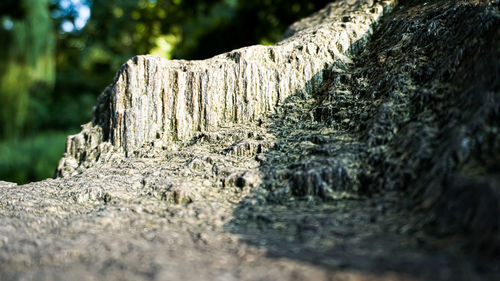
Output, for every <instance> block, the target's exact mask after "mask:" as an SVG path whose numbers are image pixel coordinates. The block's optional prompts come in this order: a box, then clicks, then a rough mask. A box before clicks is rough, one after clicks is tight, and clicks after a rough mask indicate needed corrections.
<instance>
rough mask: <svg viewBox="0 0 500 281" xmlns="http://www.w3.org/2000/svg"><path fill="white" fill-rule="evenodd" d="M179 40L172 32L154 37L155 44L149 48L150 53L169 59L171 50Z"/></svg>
mask: <svg viewBox="0 0 500 281" xmlns="http://www.w3.org/2000/svg"><path fill="white" fill-rule="evenodd" d="M180 40H181V38H180V36H176V35H174V34H166V35H161V36H159V37H158V38H156V42H155V43H156V46H155V47H154V48H153V49H152V50H151V54H152V55H156V56H160V57H163V58H166V59H171V58H172V50H173V49H174V47H175V46H176V45H177V44H178V43H179V42H180Z"/></svg>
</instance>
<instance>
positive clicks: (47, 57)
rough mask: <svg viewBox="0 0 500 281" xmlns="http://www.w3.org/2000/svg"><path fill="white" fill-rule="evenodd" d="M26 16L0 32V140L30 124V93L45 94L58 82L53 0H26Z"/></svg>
mask: <svg viewBox="0 0 500 281" xmlns="http://www.w3.org/2000/svg"><path fill="white" fill-rule="evenodd" d="M18 5H20V6H22V8H23V9H24V16H23V17H22V18H20V19H14V20H13V19H11V18H10V17H9V15H3V19H2V20H3V21H6V20H7V21H12V23H13V25H12V27H11V28H10V29H9V28H6V26H5V25H4V26H3V29H2V30H1V31H0V35H1V36H0V38H1V39H0V42H1V44H0V60H1V66H0V139H6V138H13V137H16V136H19V135H20V134H21V133H22V132H23V129H25V128H26V127H27V124H26V123H27V122H26V121H27V117H28V116H29V114H30V112H29V110H28V108H29V103H30V96H34V95H44V94H46V93H47V92H49V91H51V90H52V87H53V85H54V81H55V64H54V63H55V62H54V48H55V38H54V34H53V30H52V20H51V17H50V12H49V0H22V1H20V3H19V4H18Z"/></svg>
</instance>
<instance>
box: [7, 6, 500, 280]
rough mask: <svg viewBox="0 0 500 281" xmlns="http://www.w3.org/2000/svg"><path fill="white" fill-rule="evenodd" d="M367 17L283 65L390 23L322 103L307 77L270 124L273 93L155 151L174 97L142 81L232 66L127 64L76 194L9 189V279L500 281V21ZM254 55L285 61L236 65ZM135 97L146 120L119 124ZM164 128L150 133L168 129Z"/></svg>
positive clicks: (323, 93)
mask: <svg viewBox="0 0 500 281" xmlns="http://www.w3.org/2000/svg"><path fill="white" fill-rule="evenodd" d="M363 3H364V2H363ZM358 4H359V3H357V4H355V5H353V6H347V5H345V4H344V2H342V5H341V4H335V3H334V4H332V5H331V6H329V7H327V8H326V9H325V10H323V11H321V12H319V13H318V14H316V15H313V16H312V17H311V18H308V19H305V20H303V21H301V22H299V23H297V24H295V25H292V27H291V28H290V30H289V31H288V32H287V34H286V35H285V37H286V38H287V39H285V41H283V42H282V43H280V44H278V46H276V47H274V48H276V49H277V48H284V51H283V52H284V53H286V52H287V50H286V47H283V46H286V45H287V44H292V43H290V42H299V43H300V42H301V40H308V39H307V38H311V37H309V36H313V33H314V30H315V28H317V27H318V26H321V28H323V27H322V26H325V27H324V28H325V30H330V28H329V27H328V26H330V25H332V26H334V27H335V26H337V25H336V24H335V22H339V23H340V24H339V25H338V26H337V27H335V28H339V29H342V28H345V29H349V26H350V25H349V24H350V22H351V20H353V18H356V20H353V21H355V22H356V23H355V24H359V23H362V22H364V21H362V20H361V18H363V15H366V17H367V18H369V19H370V21H372V22H374V21H378V25H377V28H376V29H374V30H373V34H372V35H371V36H366V37H362V38H364V39H363V40H361V41H360V43H359V44H356V45H355V47H351V48H343V50H349V51H348V52H347V54H344V55H341V56H332V57H330V58H331V59H332V60H331V61H329V62H328V63H325V64H324V68H321V69H320V70H318V71H317V73H321V75H320V77H319V78H315V76H314V75H313V76H312V77H311V78H310V79H311V80H312V81H313V84H310V83H309V82H308V81H307V80H300V79H305V78H304V77H305V76H304V75H306V74H301V75H303V76H300V75H299V76H297V77H302V78H300V79H299V78H297V79H298V80H296V82H297V83H298V82H300V81H302V82H300V83H304V86H301V87H302V88H300V87H299V88H300V89H299V88H297V89H295V90H296V91H295V92H288V93H287V94H285V95H286V96H281V92H280V98H279V99H276V100H274V101H278V100H279V101H280V102H277V103H276V104H273V107H268V108H265V107H262V103H260V102H262V101H264V100H269V99H270V98H271V97H273V95H276V93H277V92H273V91H264V92H259V91H258V90H255V91H254V92H252V91H250V92H248V93H249V95H248V96H249V97H253V96H252V95H253V94H257V95H260V96H259V98H262V99H259V102H258V103H251V102H250V101H251V100H252V98H248V99H244V98H242V99H241V100H239V102H238V104H240V105H241V108H242V110H241V111H240V112H242V114H243V112H244V114H243V115H241V116H246V117H241V116H240V117H241V118H243V119H241V120H240V119H230V118H229V119H225V118H226V117H224V116H225V115H224V114H222V113H221V112H226V111H225V110H227V108H225V107H224V106H220V107H217V108H215V109H209V108H206V109H205V110H206V111H205V112H206V113H203V114H201V115H197V116H205V117H203V118H205V119H202V117H199V119H197V120H198V122H201V121H200V120H204V121H203V122H201V123H199V124H204V125H199V126H198V127H188V128H186V127H180V130H176V129H175V126H174V127H168V126H167V127H161V128H170V129H172V128H173V129H172V130H166V131H162V130H160V133H159V134H160V136H159V137H158V138H157V137H156V132H157V131H148V130H149V128H150V127H146V128H145V130H142V129H141V127H140V126H141V125H140V124H139V123H133V122H138V121H137V120H136V119H134V118H135V117H134V118H132V116H137V115H140V114H139V113H141V112H143V111H141V110H145V109H144V108H143V107H142V106H147V107H150V111H147V112H148V114H155V113H158V112H156V111H154V110H153V108H160V109H161V110H163V109H165V110H166V111H165V112H167V111H168V110H171V111H169V112H171V113H172V114H173V112H175V110H177V109H176V107H175V106H174V107H172V108H166V107H165V104H166V103H161V100H157V99H154V98H153V97H155V96H154V95H153V93H157V94H158V92H156V91H157V87H159V88H161V89H163V90H165V91H166V89H168V88H169V87H170V86H168V85H170V84H168V85H166V84H165V83H166V82H168V83H173V82H172V81H171V80H169V79H170V78H169V79H166V78H165V79H163V80H162V79H157V80H162V81H163V82H162V83H161V84H160V86H158V85H156V86H153V85H155V82H154V81H156V80H154V79H151V78H147V79H146V78H144V77H145V76H144V75H145V73H149V72H148V71H147V68H148V67H147V62H149V61H152V62H151V65H152V66H155V67H158V66H160V65H163V66H162V67H165V68H164V69H163V70H162V71H158V72H157V73H156V74H155V75H159V76H161V75H164V74H162V73H171V72H170V71H173V72H174V73H180V72H179V71H178V70H172V69H173V68H175V67H180V65H186V71H184V72H183V73H187V72H189V71H188V70H187V69H188V68H189V69H198V68H199V67H201V65H205V64H211V63H214V64H217V63H218V62H219V59H221V60H222V61H224V63H222V64H223V65H226V66H228V67H229V66H231V65H232V66H234V65H236V63H235V62H234V61H232V60H227V59H226V58H225V56H227V55H221V56H218V57H216V58H214V59H212V60H208V61H205V62H172V65H171V66H168V65H170V62H169V63H166V62H165V61H163V60H159V59H156V58H152V57H140V58H137V59H136V61H137V62H139V61H142V62H143V63H136V62H135V61H134V60H132V61H130V62H129V63H127V64H126V65H125V66H124V68H122V70H120V72H119V74H118V75H117V79H116V81H115V83H114V84H113V85H112V86H111V87H109V88H108V89H107V90H106V91H105V92H104V94H103V95H101V97H100V99H99V102H98V106H97V108H96V110H95V114H94V121H93V123H89V124H87V125H85V126H84V128H83V131H82V133H81V134H79V135H76V136H72V137H70V138H69V142H68V151H67V153H66V155H65V157H64V158H63V160H62V162H61V165H60V167H59V175H62V176H65V177H61V178H57V179H49V180H46V181H42V182H38V183H32V184H28V185H23V186H15V185H12V184H9V183H5V182H0V276H1V277H2V278H1V279H2V280H4V279H5V280H33V279H35V280H67V279H68V278H70V277H71V278H73V279H75V278H76V279H82V280H102V279H106V280H179V279H180V280H184V279H187V280H192V279H196V280H197V279H204V280H499V279H500V258H499V256H500V241H499V236H500V235H499V232H500V207H499V206H500V204H499V203H500V195H499V194H500V185H499V181H500V178H499V175H500V167H499V166H498V163H500V134H499V128H500V48H499V46H500V30H499V29H498V28H496V27H497V26H500V11H499V5H498V3H495V2H492V3H490V2H487V1H452V0H436V1H433V2H423V1H416V0H408V1H399V3H398V4H397V5H396V4H395V3H393V4H392V5H395V6H393V9H392V12H390V13H387V14H386V15H385V16H383V17H382V18H380V19H378V20H377V19H376V18H374V17H373V15H374V14H375V13H374V12H372V11H371V10H370V9H371V8H367V7H366V6H361V7H360V6H359V5H358ZM366 5H368V4H366ZM375 5H385V4H383V3H382V4H381V3H380V2H377V4H375ZM376 11H377V10H376ZM386 11H389V9H387V8H386ZM351 14H352V15H353V16H352V17H351V16H350V15H351ZM326 15H329V16H326ZM346 15H347V16H346ZM354 15H355V16H354ZM342 24H345V25H344V26H342ZM331 29H332V30H333V29H334V28H333V27H332V28H331ZM366 30H367V31H370V32H371V29H370V28H368V29H366ZM335 34H337V33H335ZM339 34H342V33H339ZM368 34H370V33H368ZM331 38H333V39H335V40H338V38H340V37H335V36H333V35H332V37H331ZM333 39H332V40H331V41H329V40H327V42H329V43H328V44H330V43H331V42H334V40H333ZM294 40H296V41H294ZM351 41H352V40H351ZM287 42H288V43H287ZM305 42H309V41H305ZM299 43H297V44H298V45H300V44H299ZM315 43H316V45H323V44H320V42H319V41H317V42H315ZM351 43H352V42H351ZM293 44H295V43H293ZM298 45H297V46H298ZM333 45H335V44H333ZM252 48H255V50H267V51H268V50H271V49H272V48H270V47H250V48H249V49H242V50H237V51H235V52H231V53H238V52H240V53H246V52H249V51H248V50H254V49H252ZM266 48H267V49H266ZM259 52H260V51H259ZM263 52H265V51H263ZM291 52H292V53H294V54H296V56H307V52H304V51H303V50H298V49H297V50H292V51H291ZM288 54H289V53H288ZM276 56H277V57H279V55H276ZM264 58H267V57H264ZM259 59H260V58H259ZM311 59H312V58H311ZM247 60H248V59H247ZM312 60H313V59H312ZM314 62H318V61H317V60H315V59H314ZM266 63H267V62H265V61H264V62H262V61H261V60H259V61H252V62H251V63H248V62H247V65H254V66H253V67H254V68H259V67H263V68H262V69H267V68H265V67H267V64H266ZM303 63H304V65H305V62H303ZM261 65H264V66H261ZM297 65H298V64H297ZM141 67H144V68H145V72H138V69H140V68H141ZM170 67H172V69H171V68H170ZM273 67H278V68H279V67H283V68H282V70H283V71H285V70H284V69H285V68H286V67H290V66H289V65H288V66H287V65H286V64H285V65H276V66H272V65H270V66H269V69H270V71H271V70H272V69H273ZM250 69H252V68H250ZM259 69H260V68H259ZM269 69H268V70H269ZM280 69H281V68H280ZM286 69H288V70H286V71H291V72H294V71H298V70H297V69H294V68H286ZM290 69H291V70H290ZM176 71H177V72H176ZM214 71H215V72H216V70H214ZM266 71H267V70H266ZM280 71H281V70H280ZM286 71H285V72H286ZM132 72H133V73H135V74H134V75H135V76H134V75H131V73H132ZM127 73H128V74H127ZM286 73H288V72H286ZM286 73H283V74H282V73H281V72H280V75H284V76H286V75H289V74H286ZM304 73H305V72H304ZM311 73H313V72H311ZM141 75H142V76H141ZM169 75H172V74H169ZM177 75H178V74H177ZM182 75H186V74H181V76H182ZM193 75H194V74H193ZM200 75H201V74H200ZM210 75H212V74H210ZM241 75H242V76H241V77H240V78H238V79H243V80H245V79H246V78H245V77H246V75H251V76H252V75H253V74H251V72H250V73H249V74H241ZM195 76H196V75H194V76H193V77H195ZM257 76H258V75H253V76H252V77H253V78H252V79H256V78H255V77H257ZM125 77H127V79H129V80H130V79H131V77H135V78H134V79H131V80H130V81H129V80H127V79H125ZM141 77H142V78H141ZM149 77H151V75H149ZM162 77H163V76H162ZM165 77H166V76H165ZM178 77H180V76H178ZM200 77H201V76H200ZM120 79H125V80H123V81H122V80H120ZM141 79H142V80H141ZM193 79H198V78H193ZM252 79H251V80H248V81H254V80H252ZM273 79H274V78H272V79H271V80H265V81H269V83H270V84H266V83H267V82H266V83H264V82H265V81H264V80H259V81H262V83H264V84H262V85H271V84H272V83H274V82H272V81H276V80H273ZM188 80H189V79H188ZM243 80H241V81H243ZM120 81H122V82H120ZM125 81H128V82H125ZM140 81H142V82H140ZM147 81H150V82H147ZM174 81H178V80H174ZM186 81H187V80H186ZM191 81H193V80H191ZM224 81H225V80H223V81H219V82H221V83H222V82H224ZM294 81H295V80H294ZM139 82H140V83H139ZM134 83H135V84H134ZM141 83H142V84H141ZM207 83H210V82H207ZM221 83H217V84H214V85H215V86H213V87H220V85H221ZM294 83H295V82H294ZM118 85H121V86H118ZM130 85H142V86H140V87H142V88H136V86H134V87H132V86H130ZM148 85H149V86H148ZM172 85H174V84H172ZM175 85H179V84H175ZM189 85H191V86H189V87H188V86H186V87H184V89H185V90H184V95H182V97H183V98H185V97H187V96H189V95H191V94H192V93H193V92H192V91H191V90H187V89H192V84H189ZM308 85H314V86H308ZM127 87H129V88H130V89H128V90H127ZM148 87H149V88H148ZM190 87H191V88H190ZM259 87H261V86H258V87H257V86H256V88H251V89H259ZM266 87H268V86H266ZM308 87H309V88H308ZM270 88H272V87H271V86H269V87H268V89H270ZM242 89H250V88H242ZM290 89H291V88H290ZM160 93H161V91H160ZM188 93H190V94H189V95H188ZM199 93H204V94H203V95H207V97H210V95H215V92H211V91H209V90H207V91H201V90H200V91H199ZM220 93H221V95H220V96H218V97H223V96H224V95H227V91H221V92H220ZM245 93H247V92H245ZM240 94H241V93H240ZM158 95H159V96H162V97H164V96H165V95H164V94H158ZM123 97H127V98H126V99H125V100H127V102H131V101H133V103H132V102H131V103H129V104H128V105H127V106H131V107H124V108H122V109H123V112H120V111H119V110H116V109H117V108H118V104H120V106H123V105H125V104H126V103H123V104H122V103H121V102H117V103H115V102H116V101H118V100H123ZM141 97H144V103H141V102H139V101H141ZM177 98H179V96H178V95H177V96H176V99H177ZM255 99H257V98H256V97H255ZM181 100H182V99H181ZM183 101H187V99H184V100H183ZM155 102H157V103H155ZM210 102H215V101H213V100H211V101H210ZM218 102H222V101H218ZM187 104H189V103H187ZM200 104H201V103H200ZM222 104H225V103H220V104H219V105H222ZM192 108H193V110H194V108H195V107H192ZM223 108H225V109H223ZM243 109H244V110H243ZM127 110H128V111H127ZM230 110H236V109H234V108H233V109H230ZM195 112H197V114H200V112H204V111H203V110H201V111H200V108H198V109H197V111H189V110H188V111H187V113H186V112H184V111H179V113H182V114H184V115H182V114H181V115H182V117H181V115H179V117H178V118H180V119H179V120H184V121H179V122H187V121H186V120H188V119H189V118H194V117H193V116H195V115H196V114H194V113H195ZM249 112H258V114H257V115H255V116H254V115H252V114H249V115H245V114H247V113H249ZM119 113H121V114H122V115H121V116H122V117H120V115H119ZM127 114H129V115H127ZM134 114H135V115H134ZM141 114H142V113H141ZM158 114H159V113H158ZM161 114H162V116H167V115H165V113H164V112H162V113H161ZM176 114H177V113H176ZM193 114H194V115H193ZM211 114H214V115H213V119H210V118H212V117H210V118H208V119H206V116H209V115H210V116H212V115H211ZM218 114H222V115H218ZM126 116H129V117H126ZM144 116H145V115H144ZM144 116H143V117H144ZM170 116H173V115H170ZM175 116H176V118H177V115H175ZM257 116H258V118H257ZM120 118H121V119H120ZM127 118H129V120H128V121H124V120H127ZM151 118H152V119H150V120H149V119H148V120H143V121H141V122H152V123H147V124H148V126H151V125H159V124H160V125H161V126H164V124H166V123H164V121H161V120H160V119H154V118H153V117H151ZM176 118H174V119H175V120H177V119H176ZM186 118H187V119H186ZM209 119H210V120H212V121H214V122H215V123H206V122H212V121H206V120H209ZM117 120H121V121H119V122H118V121H117ZM159 120H160V121H161V122H160V121H159ZM162 120H164V119H162ZM168 120H172V119H168ZM215 120H216V121H215ZM130 122H132V123H130ZM169 122H171V121H169ZM123 124H129V125H125V127H124V126H123ZM130 124H135V125H130ZM172 124H173V123H172ZM207 124H210V125H209V126H208V125H207ZM134 126H139V127H135V128H139V130H138V129H130V128H134ZM200 126H205V127H200ZM151 128H152V127H151ZM157 129H158V128H155V130H157ZM128 130H130V131H128ZM182 130H185V131H183V132H182V134H178V133H179V132H180V131H182ZM153 132H155V133H154V134H153ZM150 133H151V134H152V135H149V134H150ZM118 138H120V140H118ZM151 142H152V143H151ZM155 144H156V145H155ZM70 175H71V176H70Z"/></svg>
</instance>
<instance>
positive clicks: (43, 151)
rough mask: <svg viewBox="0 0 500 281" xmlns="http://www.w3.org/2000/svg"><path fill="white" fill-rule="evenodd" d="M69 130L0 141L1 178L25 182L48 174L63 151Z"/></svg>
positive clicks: (49, 174)
mask: <svg viewBox="0 0 500 281" xmlns="http://www.w3.org/2000/svg"><path fill="white" fill-rule="evenodd" d="M68 133H74V132H52V131H45V132H41V133H39V134H36V135H34V136H31V137H30V138H26V139H10V140H7V141H2V142H0V171H1V173H2V176H1V179H2V180H6V181H11V182H18V183H26V182H31V181H35V180H39V179H40V177H44V178H47V177H51V176H52V175H53V174H54V171H55V169H56V167H57V163H58V161H59V158H61V155H62V153H63V152H64V144H65V141H66V136H67V134H68Z"/></svg>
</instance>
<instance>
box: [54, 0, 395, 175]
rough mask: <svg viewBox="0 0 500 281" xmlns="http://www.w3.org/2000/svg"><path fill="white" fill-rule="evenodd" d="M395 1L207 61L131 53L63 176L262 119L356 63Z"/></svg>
mask: <svg viewBox="0 0 500 281" xmlns="http://www.w3.org/2000/svg"><path fill="white" fill-rule="evenodd" d="M392 2H394V1H393V0H390V1H382V2H380V3H377V4H373V5H368V4H366V3H362V2H360V3H358V4H357V5H352V6H350V5H345V3H342V1H340V2H338V3H333V4H331V5H329V6H328V7H327V8H325V9H323V10H322V11H321V12H319V13H317V14H316V15H315V16H312V17H311V18H310V19H308V20H304V21H302V22H298V23H297V24H295V25H293V26H292V27H291V31H289V32H288V34H289V35H288V36H289V37H288V38H286V39H284V40H282V41H281V42H279V43H278V44H276V45H275V46H251V47H247V48H242V49H239V50H235V51H232V52H229V53H226V54H222V55H219V56H216V57H214V58H211V59H208V60H204V61H182V60H173V61H169V60H166V59H163V58H160V57H155V56H138V57H134V58H132V59H131V60H129V61H128V62H127V63H126V64H125V65H124V66H123V67H122V68H121V69H120V71H119V72H118V74H117V76H116V78H115V81H114V83H113V84H112V85H111V86H110V87H108V88H107V89H106V90H105V91H104V93H103V94H102V95H101V97H100V98H99V102H98V104H97V106H96V109H95V111H94V119H93V121H92V122H91V123H89V124H86V125H84V127H83V131H82V132H81V133H80V134H78V135H75V136H71V137H69V138H68V144H67V148H66V155H65V157H64V158H63V159H62V160H61V163H60V165H59V168H58V174H59V175H61V176H65V175H71V174H74V173H75V171H77V170H78V167H81V166H83V167H87V166H89V165H91V164H92V162H94V161H97V160H103V161H108V160H109V158H110V157H112V156H116V155H117V154H118V153H123V154H124V155H125V156H127V157H129V156H132V155H133V156H139V157H140V156H145V155H155V156H159V154H160V153H161V152H160V151H166V150H175V149H177V148H178V147H179V146H181V145H182V144H183V143H186V142H189V141H190V140H191V139H192V138H193V137H194V136H195V133H196V132H204V131H214V130H216V129H217V128H220V127H225V126H230V125H231V124H235V123H248V122H252V121H257V120H259V119H261V118H263V117H265V114H266V113H270V112H274V111H275V109H276V107H277V106H278V105H279V104H280V103H281V102H282V101H283V100H285V99H286V98H287V97H289V96H290V95H292V94H297V95H303V96H309V95H311V94H312V93H314V92H316V91H317V90H318V88H319V87H320V86H321V85H322V84H323V80H324V75H323V74H324V72H325V70H327V69H328V67H329V66H330V65H332V64H333V63H334V62H342V63H348V62H350V58H349V57H350V56H351V55H352V53H354V52H356V51H357V49H359V48H361V47H362V46H364V45H365V44H366V42H367V41H368V38H369V36H370V35H371V34H372V33H373V26H374V25H375V23H376V22H377V21H378V19H379V18H380V16H382V15H383V14H384V13H387V12H388V11H389V10H390V7H391V3H392ZM361 4H362V5H361Z"/></svg>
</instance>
